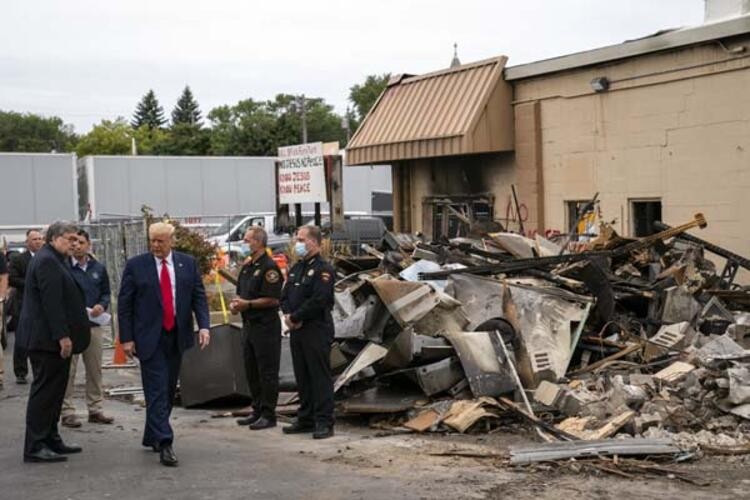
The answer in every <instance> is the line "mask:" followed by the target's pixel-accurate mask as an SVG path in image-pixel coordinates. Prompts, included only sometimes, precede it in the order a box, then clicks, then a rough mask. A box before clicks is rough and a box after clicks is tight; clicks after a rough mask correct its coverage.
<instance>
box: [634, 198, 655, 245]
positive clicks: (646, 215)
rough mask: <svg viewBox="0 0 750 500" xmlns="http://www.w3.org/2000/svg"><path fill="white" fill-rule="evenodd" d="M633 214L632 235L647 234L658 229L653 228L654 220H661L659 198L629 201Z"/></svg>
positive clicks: (641, 235)
mask: <svg viewBox="0 0 750 500" xmlns="http://www.w3.org/2000/svg"><path fill="white" fill-rule="evenodd" d="M630 206H631V212H632V214H633V236H635V237H638V238H640V237H643V236H649V235H652V234H654V233H657V232H658V231H657V230H656V229H654V222H656V221H660V220H661V200H642V201H631V202H630Z"/></svg>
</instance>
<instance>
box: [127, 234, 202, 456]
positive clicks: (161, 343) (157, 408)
mask: <svg viewBox="0 0 750 500" xmlns="http://www.w3.org/2000/svg"><path fill="white" fill-rule="evenodd" d="M173 237H174V226H172V225H171V224H167V223H163V222H157V223H155V224H152V225H151V226H150V227H149V229H148V238H149V247H150V249H151V252H150V253H145V254H142V255H138V256H137V257H133V258H132V259H130V260H128V262H127V264H126V265H125V270H124V271H123V274H122V282H121V284H120V293H119V295H118V301H117V302H118V303H117V314H118V323H119V326H120V333H119V334H120V343H121V344H122V348H123V350H124V351H125V354H127V355H128V356H131V357H132V356H137V357H138V359H139V360H140V365H141V380H142V381H143V392H144V395H145V396H146V428H145V431H144V433H143V441H142V443H143V446H146V447H151V448H153V450H154V451H156V452H159V454H160V461H161V463H162V464H163V465H167V466H176V465H177V463H178V462H177V456H176V455H175V453H174V450H173V448H172V442H173V441H174V433H173V432H172V427H171V426H170V425H169V416H170V414H171V412H172V402H173V400H174V395H175V389H176V387H177V377H178V375H179V373H180V362H181V361H182V353H183V352H184V351H185V350H187V349H189V348H191V347H192V346H193V344H194V338H193V337H194V336H193V315H195V320H196V322H197V323H198V328H199V332H198V343H199V345H200V348H201V349H203V348H205V347H206V346H207V345H208V342H209V333H208V328H209V315H208V303H207V301H206V292H205V290H204V288H203V282H202V280H201V275H200V271H199V269H198V265H197V263H196V261H195V259H194V258H192V257H190V256H189V255H186V254H184V253H181V252H174V251H172V245H173Z"/></svg>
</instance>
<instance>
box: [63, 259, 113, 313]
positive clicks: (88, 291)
mask: <svg viewBox="0 0 750 500" xmlns="http://www.w3.org/2000/svg"><path fill="white" fill-rule="evenodd" d="M70 266H71V273H72V274H73V278H75V280H76V281H77V282H78V284H79V285H80V286H81V289H82V290H83V294H84V295H85V296H86V307H94V306H95V305H97V304H99V305H100V306H102V307H103V308H104V310H105V311H106V310H107V309H108V308H109V302H110V296H111V291H110V288H109V276H108V275H107V268H105V267H104V265H103V264H102V263H101V262H99V261H98V260H96V259H94V258H93V257H89V258H88V261H86V269H85V270H84V269H83V268H82V267H81V265H80V264H79V263H78V261H77V260H75V259H72V260H71V261H70Z"/></svg>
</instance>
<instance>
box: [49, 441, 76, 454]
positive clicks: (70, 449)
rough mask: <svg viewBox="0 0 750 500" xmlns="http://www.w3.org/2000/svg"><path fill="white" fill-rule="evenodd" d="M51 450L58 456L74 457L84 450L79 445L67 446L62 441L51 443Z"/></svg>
mask: <svg viewBox="0 0 750 500" xmlns="http://www.w3.org/2000/svg"><path fill="white" fill-rule="evenodd" d="M49 449H50V450H52V451H54V452H55V453H57V454H58V455H72V454H74V453H81V452H82V451H83V448H81V447H80V446H78V445H77V444H65V443H63V442H62V440H60V441H54V442H52V443H50V445H49Z"/></svg>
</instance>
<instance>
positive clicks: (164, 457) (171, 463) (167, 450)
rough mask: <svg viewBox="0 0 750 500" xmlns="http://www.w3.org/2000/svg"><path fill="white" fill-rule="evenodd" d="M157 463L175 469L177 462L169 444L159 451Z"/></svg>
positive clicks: (162, 446)
mask: <svg viewBox="0 0 750 500" xmlns="http://www.w3.org/2000/svg"><path fill="white" fill-rule="evenodd" d="M159 462H161V464H162V465H166V466H167V467H177V464H178V463H179V461H178V460H177V455H175V454H174V450H173V449H172V445H171V444H163V445H161V447H160V449H159Z"/></svg>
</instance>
